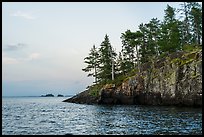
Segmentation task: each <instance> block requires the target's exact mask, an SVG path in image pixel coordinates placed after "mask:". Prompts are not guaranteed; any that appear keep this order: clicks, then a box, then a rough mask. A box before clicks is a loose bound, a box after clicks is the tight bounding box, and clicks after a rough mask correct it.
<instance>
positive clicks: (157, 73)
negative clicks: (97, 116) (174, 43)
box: [98, 51, 202, 106]
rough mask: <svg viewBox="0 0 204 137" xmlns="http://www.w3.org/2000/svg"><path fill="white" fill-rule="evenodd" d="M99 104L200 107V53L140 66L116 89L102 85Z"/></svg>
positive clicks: (180, 55) (173, 57)
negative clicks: (137, 71) (134, 73)
mask: <svg viewBox="0 0 204 137" xmlns="http://www.w3.org/2000/svg"><path fill="white" fill-rule="evenodd" d="M99 95H100V98H99V100H98V103H101V104H146V105H181V106H202V51H194V52H191V53H175V54H172V55H170V56H168V57H167V58H166V59H163V60H159V61H157V62H152V63H149V64H144V65H143V66H142V68H141V72H140V73H138V74H137V75H135V76H132V77H130V78H129V79H127V80H126V81H124V82H123V83H122V85H121V86H119V87H114V85H111V84H109V85H106V86H104V88H102V89H101V91H100V94H99Z"/></svg>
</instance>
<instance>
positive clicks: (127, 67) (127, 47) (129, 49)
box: [121, 30, 135, 73]
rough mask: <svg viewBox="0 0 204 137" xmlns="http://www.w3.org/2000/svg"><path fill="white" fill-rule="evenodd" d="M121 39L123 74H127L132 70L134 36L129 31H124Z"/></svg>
mask: <svg viewBox="0 0 204 137" xmlns="http://www.w3.org/2000/svg"><path fill="white" fill-rule="evenodd" d="M121 39H122V51H121V52H122V55H123V60H124V72H125V73H127V72H129V71H131V70H132V69H133V68H134V58H135V56H134V48H135V42H134V41H135V36H134V34H133V32H131V31H130V30H127V31H125V33H122V35H121Z"/></svg>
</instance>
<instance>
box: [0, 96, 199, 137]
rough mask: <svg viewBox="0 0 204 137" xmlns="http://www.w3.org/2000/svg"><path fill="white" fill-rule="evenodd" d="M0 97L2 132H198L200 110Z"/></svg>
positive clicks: (101, 133)
mask: <svg viewBox="0 0 204 137" xmlns="http://www.w3.org/2000/svg"><path fill="white" fill-rule="evenodd" d="M63 99H65V98H57V97H56V98H40V97H39V98H38V97H33V98H31V97H28V98H25V97H24V98H3V101H2V103H3V104H2V134H3V135H28V134H29V135H65V134H69V135H70V134H74V135H113V134H114V135H141V134H142V135H152V134H153V135H201V134H202V110H201V109H199V108H176V107H155V106H151V107H150V106H136V105H131V106H128V105H127V106H125V105H124V106H123V105H115V106H112V105H108V106H105V105H84V104H73V103H65V102H62V100H63Z"/></svg>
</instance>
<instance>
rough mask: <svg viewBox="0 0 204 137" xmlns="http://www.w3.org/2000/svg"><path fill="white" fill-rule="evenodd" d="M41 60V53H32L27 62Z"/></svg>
mask: <svg viewBox="0 0 204 137" xmlns="http://www.w3.org/2000/svg"><path fill="white" fill-rule="evenodd" d="M38 58H40V54H39V53H31V54H30V55H29V56H28V59H27V60H34V59H38Z"/></svg>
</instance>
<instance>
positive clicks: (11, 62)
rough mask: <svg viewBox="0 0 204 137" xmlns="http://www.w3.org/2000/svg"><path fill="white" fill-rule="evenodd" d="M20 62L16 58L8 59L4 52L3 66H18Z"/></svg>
mask: <svg viewBox="0 0 204 137" xmlns="http://www.w3.org/2000/svg"><path fill="white" fill-rule="evenodd" d="M17 63H19V61H18V60H17V59H15V58H12V57H8V56H6V54H5V53H4V52H2V64H17Z"/></svg>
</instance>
